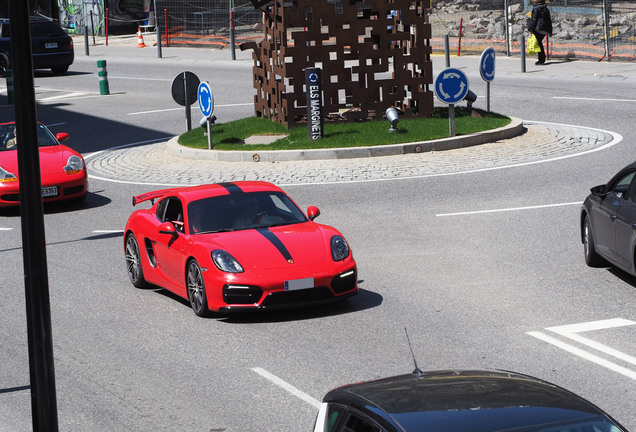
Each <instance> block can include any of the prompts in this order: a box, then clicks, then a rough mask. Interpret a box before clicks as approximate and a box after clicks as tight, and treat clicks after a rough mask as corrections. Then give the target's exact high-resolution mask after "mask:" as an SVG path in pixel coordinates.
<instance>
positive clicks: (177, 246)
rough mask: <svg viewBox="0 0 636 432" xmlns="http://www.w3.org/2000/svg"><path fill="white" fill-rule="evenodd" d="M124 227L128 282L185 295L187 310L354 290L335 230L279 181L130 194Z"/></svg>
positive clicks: (280, 304) (307, 300)
mask: <svg viewBox="0 0 636 432" xmlns="http://www.w3.org/2000/svg"><path fill="white" fill-rule="evenodd" d="M147 200H151V202H152V203H153V205H152V207H151V208H149V209H143V210H136V211H135V212H133V213H132V215H131V216H130V217H129V218H128V223H127V224H126V229H125V231H124V252H125V255H126V264H127V266H128V276H129V277H130V280H131V282H132V284H133V285H134V286H136V287H142V286H144V285H146V284H147V283H148V282H150V283H152V284H154V285H158V286H160V287H163V288H165V289H168V290H170V291H172V292H174V293H175V294H177V295H180V296H181V297H183V298H185V299H188V300H189V302H190V305H191V306H192V309H193V310H194V313H195V314H197V315H198V316H209V315H211V312H221V313H229V312H232V311H240V310H252V309H278V308H291V307H298V306H305V305H308V304H320V303H326V302H329V301H333V300H338V299H344V298H347V297H349V296H352V295H354V294H357V293H358V283H357V281H358V280H357V267H356V262H355V260H354V259H353V256H352V255H351V251H350V249H349V245H348V244H347V242H346V241H345V239H344V237H343V236H342V234H340V232H338V230H336V229H335V228H332V227H330V226H326V225H321V224H318V223H315V222H313V220H314V218H316V216H318V215H319V214H320V211H319V210H318V208H317V207H313V206H311V207H309V208H308V209H307V216H306V215H305V214H304V213H303V212H302V211H301V210H300V209H299V208H298V206H297V205H296V204H295V203H294V202H293V201H292V199H291V198H289V196H287V194H285V192H283V191H282V190H281V189H280V188H278V187H277V186H275V185H273V184H271V183H267V182H258V181H244V182H234V183H219V184H209V185H202V186H192V187H180V188H174V189H166V190H159V191H155V192H149V193H147V194H143V195H139V196H136V197H134V198H133V205H136V204H138V203H140V202H142V201H147Z"/></svg>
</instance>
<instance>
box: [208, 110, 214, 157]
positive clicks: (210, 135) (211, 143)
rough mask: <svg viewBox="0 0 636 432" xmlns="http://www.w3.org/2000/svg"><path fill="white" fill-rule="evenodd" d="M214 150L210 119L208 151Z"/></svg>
mask: <svg viewBox="0 0 636 432" xmlns="http://www.w3.org/2000/svg"><path fill="white" fill-rule="evenodd" d="M213 148H214V143H213V142H212V120H210V118H209V117H208V150H212V149H213Z"/></svg>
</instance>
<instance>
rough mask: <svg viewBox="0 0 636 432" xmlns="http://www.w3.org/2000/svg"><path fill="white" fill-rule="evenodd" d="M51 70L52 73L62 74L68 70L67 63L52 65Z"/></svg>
mask: <svg viewBox="0 0 636 432" xmlns="http://www.w3.org/2000/svg"><path fill="white" fill-rule="evenodd" d="M51 71H52V72H53V75H64V74H65V73H66V72H67V71H68V65H64V66H53V67H52V68H51Z"/></svg>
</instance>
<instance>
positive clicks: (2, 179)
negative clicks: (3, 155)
mask: <svg viewBox="0 0 636 432" xmlns="http://www.w3.org/2000/svg"><path fill="white" fill-rule="evenodd" d="M17 180H18V178H17V177H16V176H15V174H13V173H12V172H9V171H7V170H5V169H4V168H2V167H0V183H9V182H14V181H17Z"/></svg>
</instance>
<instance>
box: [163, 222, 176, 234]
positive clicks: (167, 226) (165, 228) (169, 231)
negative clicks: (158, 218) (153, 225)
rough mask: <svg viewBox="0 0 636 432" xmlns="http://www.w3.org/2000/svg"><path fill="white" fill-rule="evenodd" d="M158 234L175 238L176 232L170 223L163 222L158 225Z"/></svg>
mask: <svg viewBox="0 0 636 432" xmlns="http://www.w3.org/2000/svg"><path fill="white" fill-rule="evenodd" d="M159 234H167V235H169V236H172V237H177V235H178V234H177V230H176V229H175V227H174V225H173V223H172V222H164V223H162V224H161V225H159Z"/></svg>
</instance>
